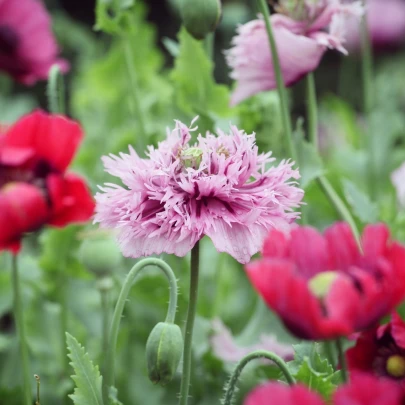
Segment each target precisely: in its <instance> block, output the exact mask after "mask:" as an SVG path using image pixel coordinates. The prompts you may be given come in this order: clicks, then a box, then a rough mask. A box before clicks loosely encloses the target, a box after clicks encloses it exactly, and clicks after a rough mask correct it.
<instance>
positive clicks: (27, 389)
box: [11, 255, 32, 405]
mask: <svg viewBox="0 0 405 405" xmlns="http://www.w3.org/2000/svg"><path fill="white" fill-rule="evenodd" d="M11 272H12V274H11V279H12V284H13V299H14V317H15V321H16V326H17V336H18V340H19V343H20V355H21V368H22V374H23V389H24V402H23V403H24V404H25V405H31V404H32V393H31V383H30V381H31V378H32V374H31V372H30V362H29V354H28V346H27V340H26V336H25V328H24V318H23V309H22V301H21V291H20V280H19V275H18V263H17V256H16V255H13V256H12V265H11Z"/></svg>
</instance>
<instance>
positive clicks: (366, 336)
mask: <svg viewBox="0 0 405 405" xmlns="http://www.w3.org/2000/svg"><path fill="white" fill-rule="evenodd" d="M346 357H347V362H348V365H349V369H350V370H351V371H365V372H369V373H373V374H374V375H377V376H379V377H386V378H390V379H392V380H394V381H396V382H398V383H399V384H400V386H401V387H402V390H403V393H404V394H405V322H404V321H403V320H402V319H401V317H400V316H399V315H398V314H396V313H394V314H393V315H392V319H391V321H390V322H389V323H387V324H385V325H382V326H379V327H375V328H373V329H372V330H369V331H366V332H363V333H361V334H360V335H359V337H358V339H357V341H356V345H355V346H354V347H352V348H351V349H349V350H348V351H347V352H346Z"/></svg>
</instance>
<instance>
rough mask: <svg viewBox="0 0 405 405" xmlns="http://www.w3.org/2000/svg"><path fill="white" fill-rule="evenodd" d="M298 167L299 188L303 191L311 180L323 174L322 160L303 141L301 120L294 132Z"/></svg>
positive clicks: (314, 150)
mask: <svg viewBox="0 0 405 405" xmlns="http://www.w3.org/2000/svg"><path fill="white" fill-rule="evenodd" d="M295 137H296V145H297V153H298V157H297V159H298V162H297V164H298V166H299V169H300V174H301V180H300V186H301V188H303V189H305V188H306V187H308V185H309V184H310V183H311V181H312V180H314V179H316V178H317V177H319V176H322V175H323V174H324V168H323V163H322V159H321V157H320V156H319V153H318V151H317V150H316V149H315V147H314V145H312V144H311V143H309V142H307V141H306V140H305V139H304V131H303V128H302V120H299V121H298V123H297V129H296V131H295Z"/></svg>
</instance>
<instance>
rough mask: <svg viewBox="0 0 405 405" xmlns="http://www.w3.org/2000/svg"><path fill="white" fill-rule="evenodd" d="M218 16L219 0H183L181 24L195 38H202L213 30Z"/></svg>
mask: <svg viewBox="0 0 405 405" xmlns="http://www.w3.org/2000/svg"><path fill="white" fill-rule="evenodd" d="M220 17H221V1H220V0H183V5H182V18H183V24H184V26H185V27H186V29H187V31H188V32H189V33H190V34H191V35H192V36H193V37H194V38H196V39H204V38H205V37H206V36H207V34H209V33H210V32H213V31H214V30H215V28H216V27H217V25H218V23H219V19H220Z"/></svg>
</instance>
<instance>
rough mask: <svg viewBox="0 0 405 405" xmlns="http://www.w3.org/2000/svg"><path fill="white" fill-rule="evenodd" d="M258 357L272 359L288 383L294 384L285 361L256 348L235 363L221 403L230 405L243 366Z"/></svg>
mask: <svg viewBox="0 0 405 405" xmlns="http://www.w3.org/2000/svg"><path fill="white" fill-rule="evenodd" d="M259 358H264V359H268V360H271V361H273V362H274V363H276V365H277V366H278V367H279V368H280V370H281V371H282V372H283V374H284V376H285V378H286V380H287V382H288V384H290V385H293V384H295V379H294V377H293V376H292V375H291V373H290V371H289V370H288V367H287V364H286V363H285V361H284V360H283V359H282V358H281V357H279V356H277V355H276V354H274V353H272V352H268V351H266V350H257V351H255V352H252V353H250V354H248V355H247V356H245V357H244V358H243V359H242V360H240V361H239V363H238V364H237V365H236V368H235V370H234V372H233V374H232V376H231V378H230V380H229V382H228V384H227V386H226V389H225V396H224V399H223V401H222V403H223V405H231V404H232V400H233V394H234V392H235V389H236V383H237V382H238V380H239V377H240V375H241V373H242V371H243V369H244V368H245V366H246V365H247V364H248V363H249V362H250V361H252V360H254V359H259Z"/></svg>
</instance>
